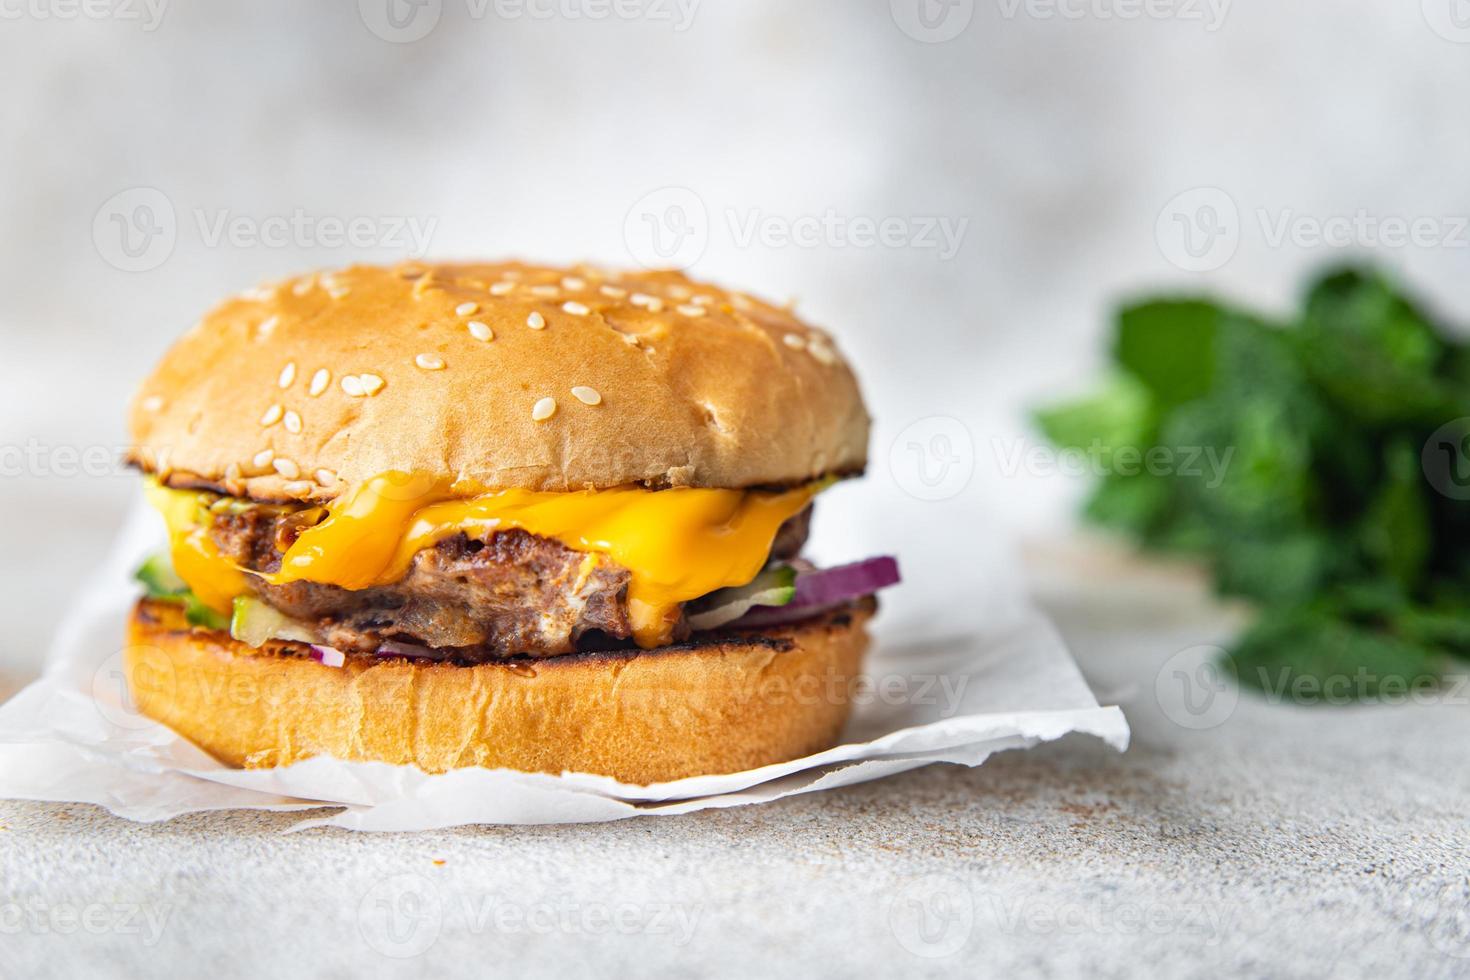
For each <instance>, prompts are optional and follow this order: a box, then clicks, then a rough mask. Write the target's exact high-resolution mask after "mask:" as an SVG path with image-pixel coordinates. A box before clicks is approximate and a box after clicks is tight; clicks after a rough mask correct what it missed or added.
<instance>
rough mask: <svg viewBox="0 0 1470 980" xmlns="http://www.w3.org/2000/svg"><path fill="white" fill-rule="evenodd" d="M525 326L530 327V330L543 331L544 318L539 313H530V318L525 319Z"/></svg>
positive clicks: (544, 325) (544, 326) (544, 327)
mask: <svg viewBox="0 0 1470 980" xmlns="http://www.w3.org/2000/svg"><path fill="white" fill-rule="evenodd" d="M526 326H528V327H530V328H531V329H532V330H545V329H546V317H544V316H542V315H541V314H540V313H532V314H531V315H530V316H528V317H526Z"/></svg>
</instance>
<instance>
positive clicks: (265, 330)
mask: <svg viewBox="0 0 1470 980" xmlns="http://www.w3.org/2000/svg"><path fill="white" fill-rule="evenodd" d="M280 322H281V318H280V317H278V316H268V317H266V318H265V319H264V320H261V321H260V326H258V327H256V328H255V332H256V333H257V334H259V335H260V336H262V337H269V336H270V335H271V331H273V330H275V329H276V324H278V323H280Z"/></svg>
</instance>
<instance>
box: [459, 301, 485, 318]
mask: <svg viewBox="0 0 1470 980" xmlns="http://www.w3.org/2000/svg"><path fill="white" fill-rule="evenodd" d="M454 312H455V313H456V314H457V315H459V316H474V315H475V314H476V313H478V312H480V304H479V303H461V304H459V305H458V306H456V307H455V308H454Z"/></svg>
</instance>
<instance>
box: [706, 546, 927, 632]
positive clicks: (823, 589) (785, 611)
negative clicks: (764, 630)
mask: <svg viewBox="0 0 1470 980" xmlns="http://www.w3.org/2000/svg"><path fill="white" fill-rule="evenodd" d="M899 581H900V579H899V574H898V561H897V560H895V559H894V558H893V557H892V556H889V555H884V556H882V557H880V558H869V559H867V560H866V561H859V562H853V563H852V564H851V565H838V566H837V567H836V568H824V569H821V570H819V571H815V572H803V573H802V574H800V575H797V576H796V597H795V598H793V599H792V600H791V601H790V602H789V603H787V604H786V605H784V606H766V607H760V608H756V609H753V610H751V611H750V612H748V613H746V614H745V615H744V616H741V617H740V618H739V619H737V620H735V621H734V622H732V623H728V624H726V628H728V629H755V628H757V627H762V626H779V625H781V624H783V623H794V622H798V621H799V620H803V619H809V618H811V617H812V616H815V615H817V614H818V613H821V612H825V611H827V610H828V609H831V608H832V607H833V606H840V605H841V604H842V603H844V602H847V601H848V600H850V599H857V598H860V597H861V596H865V595H872V594H873V593H874V592H877V591H878V590H879V589H883V588H887V587H888V586H890V585H896V584H898V582H899Z"/></svg>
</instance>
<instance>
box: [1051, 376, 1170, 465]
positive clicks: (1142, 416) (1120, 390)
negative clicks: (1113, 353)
mask: <svg viewBox="0 0 1470 980" xmlns="http://www.w3.org/2000/svg"><path fill="white" fill-rule="evenodd" d="M1034 418H1035V420H1036V424H1037V426H1038V427H1039V428H1040V429H1041V431H1042V433H1043V434H1045V436H1046V437H1047V439H1049V440H1051V442H1052V443H1053V444H1054V445H1056V446H1059V447H1061V448H1063V449H1078V450H1081V451H1083V452H1090V453H1097V452H1105V451H1108V450H1111V449H1114V448H1116V447H1118V446H1145V447H1146V446H1148V445H1150V444H1151V443H1152V442H1153V438H1154V428H1155V426H1156V424H1157V416H1156V414H1155V412H1154V407H1153V399H1152V397H1151V396H1150V395H1149V393H1148V389H1146V388H1144V387H1143V385H1141V384H1139V383H1138V382H1137V381H1135V380H1133V379H1132V378H1129V377H1126V376H1124V375H1118V376H1115V377H1114V378H1112V379H1111V380H1110V381H1109V382H1108V384H1107V386H1106V387H1104V388H1103V389H1102V390H1100V391H1098V392H1097V393H1096V394H1094V395H1092V396H1091V397H1089V398H1084V399H1081V400H1079V401H1074V402H1069V403H1066V404H1062V405H1054V406H1051V407H1049V408H1044V409H1041V410H1040V411H1038V412H1036V413H1035V415H1034Z"/></svg>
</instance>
